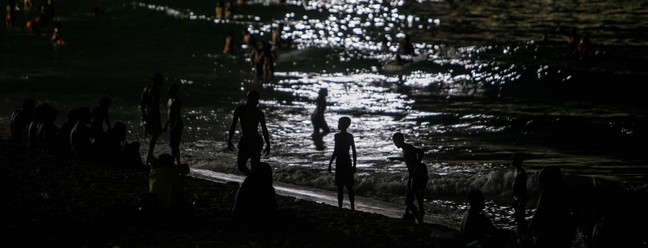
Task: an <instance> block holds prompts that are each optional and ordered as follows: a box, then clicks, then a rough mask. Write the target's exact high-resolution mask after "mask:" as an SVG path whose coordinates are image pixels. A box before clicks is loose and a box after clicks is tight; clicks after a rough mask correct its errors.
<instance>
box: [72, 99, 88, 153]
mask: <svg viewBox="0 0 648 248" xmlns="http://www.w3.org/2000/svg"><path fill="white" fill-rule="evenodd" d="M78 111H79V113H78V114H79V121H77V123H76V124H75V125H74V128H72V131H71V132H70V146H71V147H72V154H73V155H74V156H75V157H77V158H83V159H89V158H92V156H93V143H92V141H91V138H92V131H91V130H90V126H89V124H90V109H89V108H86V107H81V108H79V110H78Z"/></svg>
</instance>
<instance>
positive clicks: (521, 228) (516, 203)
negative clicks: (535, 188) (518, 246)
mask: <svg viewBox="0 0 648 248" xmlns="http://www.w3.org/2000/svg"><path fill="white" fill-rule="evenodd" d="M523 162H524V155H523V154H521V153H515V154H513V159H512V162H511V165H512V166H513V167H515V171H516V174H515V181H514V182H513V204H512V205H513V209H514V210H515V223H516V224H517V235H518V237H519V238H520V240H523V239H524V235H525V234H526V220H525V219H524V216H525V214H524V213H525V211H526V204H527V201H528V200H529V196H528V195H527V186H526V183H527V173H526V170H525V169H524V168H523V167H522V163H523Z"/></svg>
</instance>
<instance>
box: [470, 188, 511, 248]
mask: <svg viewBox="0 0 648 248" xmlns="http://www.w3.org/2000/svg"><path fill="white" fill-rule="evenodd" d="M468 204H469V205H470V208H469V209H468V211H467V212H466V213H465V214H464V216H463V220H462V222H461V234H460V235H461V239H462V240H463V241H464V242H465V247H497V248H499V247H511V246H512V244H513V243H515V239H516V238H515V233H513V232H511V231H506V230H501V229H498V228H497V227H495V225H493V222H491V220H490V219H489V218H488V217H487V216H485V215H484V214H482V213H481V211H482V210H483V209H484V208H485V206H486V205H485V200H484V194H483V193H482V192H481V191H480V190H476V189H473V190H471V191H470V192H468Z"/></svg>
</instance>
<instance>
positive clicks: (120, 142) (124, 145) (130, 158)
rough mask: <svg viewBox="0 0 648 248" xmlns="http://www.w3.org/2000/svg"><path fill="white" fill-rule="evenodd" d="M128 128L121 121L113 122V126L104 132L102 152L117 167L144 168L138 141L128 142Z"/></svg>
mask: <svg viewBox="0 0 648 248" xmlns="http://www.w3.org/2000/svg"><path fill="white" fill-rule="evenodd" d="M127 133H128V129H127V127H126V124H125V123H123V122H115V124H114V125H113V128H112V129H111V130H110V131H108V133H107V134H106V142H105V143H104V153H105V156H106V159H108V160H109V161H110V162H112V163H114V165H115V166H117V167H123V168H130V169H145V168H146V167H145V165H144V163H143V162H142V157H141V155H140V152H139V148H140V143H139V142H128V140H126V134H127Z"/></svg>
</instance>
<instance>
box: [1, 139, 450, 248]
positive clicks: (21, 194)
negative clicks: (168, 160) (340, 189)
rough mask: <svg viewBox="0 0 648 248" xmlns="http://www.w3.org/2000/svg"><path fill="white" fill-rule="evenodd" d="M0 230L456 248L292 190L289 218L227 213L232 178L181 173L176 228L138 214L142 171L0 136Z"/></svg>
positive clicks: (150, 242) (429, 227) (104, 241)
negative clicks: (187, 206) (240, 219)
mask: <svg viewBox="0 0 648 248" xmlns="http://www.w3.org/2000/svg"><path fill="white" fill-rule="evenodd" d="M0 146H1V149H0V151H1V155H0V170H1V171H0V174H1V175H2V179H1V180H2V182H3V185H4V187H3V190H2V191H0V192H1V194H2V196H1V197H2V199H3V200H2V201H1V202H2V203H1V204H2V209H3V210H4V211H2V217H1V218H2V219H3V220H4V221H3V222H4V224H3V225H2V228H3V229H4V230H2V232H3V233H4V234H5V235H3V236H5V237H6V238H8V240H5V242H6V243H13V244H17V245H18V246H20V247H456V246H457V245H456V242H457V240H456V239H454V238H453V237H454V236H455V235H456V231H455V230H453V229H450V228H446V227H443V226H439V225H434V224H422V225H416V224H413V223H409V222H405V221H403V220H400V219H394V218H388V217H385V216H382V215H378V214H371V213H364V212H359V211H355V212H353V211H350V210H348V209H338V208H336V207H332V206H330V205H325V204H318V203H314V202H308V201H303V200H297V199H295V198H290V197H282V196H279V197H278V207H279V209H282V211H285V212H289V213H291V215H292V216H294V217H295V218H293V219H289V220H286V221H284V222H283V223H273V224H271V225H258V226H248V225H242V224H240V223H236V222H234V221H233V220H232V219H231V214H230V212H231V207H232V205H233V202H234V196H235V194H236V190H237V188H238V184H237V183H226V184H222V183H216V182H210V181H206V180H202V179H197V178H192V177H187V178H186V181H185V195H186V197H187V198H189V199H191V200H192V202H194V213H193V215H191V216H190V217H187V218H186V219H185V220H183V221H182V222H180V223H178V224H177V225H175V226H166V225H156V224H152V223H145V222H143V221H141V216H140V213H139V210H138V207H139V206H140V202H139V201H140V196H141V194H142V193H145V192H147V187H148V186H147V172H145V171H135V170H128V169H120V168H114V167H112V166H111V165H110V164H97V163H92V162H84V161H78V160H75V159H68V158H62V157H58V156H53V155H47V154H43V153H40V152H31V151H27V150H26V148H24V147H21V146H17V145H12V144H9V143H7V142H6V141H2V143H1V144H0Z"/></svg>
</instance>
